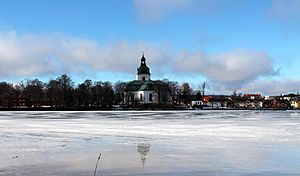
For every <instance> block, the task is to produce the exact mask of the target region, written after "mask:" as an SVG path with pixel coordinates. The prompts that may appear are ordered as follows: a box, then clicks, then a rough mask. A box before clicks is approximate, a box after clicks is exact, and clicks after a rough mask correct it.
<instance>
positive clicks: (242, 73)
mask: <svg viewBox="0 0 300 176" xmlns="http://www.w3.org/2000/svg"><path fill="white" fill-rule="evenodd" d="M142 51H145V54H146V58H147V59H148V60H147V63H148V65H149V66H150V67H151V71H152V75H157V73H158V72H162V73H164V75H171V74H172V75H175V77H176V76H186V75H190V76H193V75H199V76H204V77H206V78H207V80H208V81H210V82H211V83H212V85H215V86H216V87H218V89H219V91H220V92H222V91H226V92H228V91H230V92H231V91H232V90H234V89H239V90H242V91H245V92H257V91H262V92H268V93H275V92H282V91H289V90H291V91H296V90H297V88H298V87H300V81H297V80H294V81H288V80H287V81H285V82H283V83H280V81H278V80H276V81H265V82H264V81H258V80H261V78H272V77H274V76H275V75H276V70H275V69H274V65H273V62H272V58H270V56H269V55H268V54H267V53H266V52H264V51H255V50H242V49H238V50H232V51H228V52H224V53H217V54H208V53H206V52H203V51H197V52H190V51H176V52H168V50H167V49H166V48H164V47H161V46H157V45H154V44H150V43H145V42H115V43H111V44H106V45H103V44H100V43H97V42H95V41H92V40H88V39H82V38H70V37H65V36H63V35H60V34H50V35H31V34H27V35H24V34H22V35H18V34H17V33H16V32H13V31H9V32H0V62H1V64H0V78H7V77H18V78H21V79H23V78H26V77H41V76H51V75H59V74H62V73H68V74H79V75H80V74H82V73H84V72H86V71H88V72H89V73H97V72H101V71H111V72H117V73H128V74H135V71H136V67H137V66H138V64H139V59H140V57H141V52H142ZM175 81H176V80H175ZM201 81H202V80H199V82H201ZM269 87H272V90H273V91H270V90H269V89H268V88H269Z"/></svg>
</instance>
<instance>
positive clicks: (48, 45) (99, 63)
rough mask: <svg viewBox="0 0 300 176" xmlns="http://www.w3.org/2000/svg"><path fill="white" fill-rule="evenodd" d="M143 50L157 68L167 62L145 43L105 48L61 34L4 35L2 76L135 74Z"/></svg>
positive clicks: (1, 34)
mask: <svg viewBox="0 0 300 176" xmlns="http://www.w3.org/2000/svg"><path fill="white" fill-rule="evenodd" d="M142 51H146V53H145V54H146V56H147V57H150V58H151V60H150V62H149V63H150V64H153V66H155V65H160V64H161V63H162V62H164V59H165V54H164V53H163V51H162V49H160V48H156V47H153V46H151V45H150V44H146V43H143V42H135V43H126V42H116V43H113V44H111V45H103V46H102V45H100V44H98V43H96V42H94V41H91V40H87V39H80V38H68V37H65V36H62V35H59V34H52V35H18V34H16V33H15V32H13V31H12V32H0V62H1V64H0V77H2V78H4V77H9V76H10V77H23V78H24V77H27V76H47V75H50V74H52V75H53V74H61V73H81V72H84V71H86V70H89V71H116V72H125V73H134V71H135V69H136V67H137V66H138V63H139V57H140V56H141V54H142ZM154 68H157V67H154Z"/></svg>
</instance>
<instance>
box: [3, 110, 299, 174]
mask: <svg viewBox="0 0 300 176" xmlns="http://www.w3.org/2000/svg"><path fill="white" fill-rule="evenodd" d="M0 144H1V145H0V175H3V176H24V175H26V176H56V175H59V176H60V175H64V176H67V175H68V176H88V175H91V176H93V174H94V169H95V165H96V161H97V157H98V155H99V154H100V153H101V154H102V155H101V159H100V161H99V165H98V170H97V175H108V176H115V175H145V176H150V175H151V176H152V175H167V176H169V175H172V176H173V175H182V176H186V175H247V176H248V175H270V176H271V175H300V112H299V111H136V112H134V111H133V112H129V111H125V112H124V111H113V112H0Z"/></svg>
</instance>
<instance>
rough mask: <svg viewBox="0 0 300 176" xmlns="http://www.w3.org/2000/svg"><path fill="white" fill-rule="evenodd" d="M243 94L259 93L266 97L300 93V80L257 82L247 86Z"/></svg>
mask: <svg viewBox="0 0 300 176" xmlns="http://www.w3.org/2000/svg"><path fill="white" fill-rule="evenodd" d="M240 91H241V92H257V93H263V94H266V95H278V94H282V93H285V94H287V93H297V92H300V80H295V79H271V80H256V81H253V82H250V83H249V84H246V85H245V86H244V87H243V88H242V89H241V90H240Z"/></svg>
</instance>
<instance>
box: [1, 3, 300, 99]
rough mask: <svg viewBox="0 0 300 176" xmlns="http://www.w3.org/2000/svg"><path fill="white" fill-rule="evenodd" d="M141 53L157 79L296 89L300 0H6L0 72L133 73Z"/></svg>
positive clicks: (299, 82)
mask: <svg viewBox="0 0 300 176" xmlns="http://www.w3.org/2000/svg"><path fill="white" fill-rule="evenodd" d="M142 53H144V54H145V57H146V62H147V65H148V66H149V67H150V69H151V70H150V71H151V76H152V79H154V80H155V79H169V80H172V81H177V82H179V83H183V82H188V83H190V85H191V86H192V87H193V88H194V89H197V87H198V86H199V85H200V84H202V83H203V81H206V82H207V83H208V87H207V88H208V93H211V94H230V93H232V92H233V91H234V90H236V91H237V92H240V93H262V94H267V95H275V94H281V93H297V92H300V74H299V73H300V71H299V65H300V1H299V0H264V1H261V0H109V1H99V0H76V1H74V0H43V1H40V0H26V1H24V0H9V1H0V81H7V82H13V83H18V82H20V81H21V80H24V79H25V78H31V79H33V78H38V79H40V80H42V81H44V82H47V81H48V80H49V79H55V78H56V77H58V76H60V75H61V74H64V73H66V74H68V75H70V76H71V77H72V78H73V81H74V82H75V84H79V83H81V82H83V81H84V80H85V79H91V80H93V81H111V82H116V81H118V80H121V81H130V80H133V79H135V75H136V68H137V67H138V66H139V64H140V58H141V56H142Z"/></svg>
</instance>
